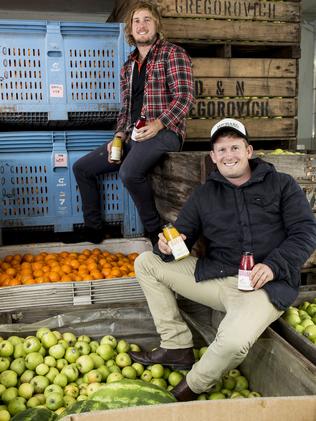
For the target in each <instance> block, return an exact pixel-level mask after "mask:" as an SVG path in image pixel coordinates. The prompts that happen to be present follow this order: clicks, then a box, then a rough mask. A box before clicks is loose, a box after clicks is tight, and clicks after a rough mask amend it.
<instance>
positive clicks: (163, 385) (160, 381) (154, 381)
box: [150, 377, 168, 389]
mask: <svg viewBox="0 0 316 421" xmlns="http://www.w3.org/2000/svg"><path fill="white" fill-rule="evenodd" d="M150 383H152V384H155V385H156V386H159V387H161V388H162V389H167V387H168V384H167V382H166V380H165V379H162V378H161V377H160V378H156V379H151V381H150Z"/></svg>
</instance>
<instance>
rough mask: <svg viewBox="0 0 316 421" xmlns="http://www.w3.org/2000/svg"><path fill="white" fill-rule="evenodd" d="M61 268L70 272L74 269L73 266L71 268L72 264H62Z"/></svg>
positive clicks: (65, 271)
mask: <svg viewBox="0 0 316 421" xmlns="http://www.w3.org/2000/svg"><path fill="white" fill-rule="evenodd" d="M61 270H62V271H63V272H64V273H70V272H71V271H72V268H71V266H69V265H62V266H61Z"/></svg>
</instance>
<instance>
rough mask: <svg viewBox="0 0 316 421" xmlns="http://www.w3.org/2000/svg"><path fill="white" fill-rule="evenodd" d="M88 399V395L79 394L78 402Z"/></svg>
mask: <svg viewBox="0 0 316 421" xmlns="http://www.w3.org/2000/svg"><path fill="white" fill-rule="evenodd" d="M86 400H88V395H79V396H78V397H77V402H80V401H86Z"/></svg>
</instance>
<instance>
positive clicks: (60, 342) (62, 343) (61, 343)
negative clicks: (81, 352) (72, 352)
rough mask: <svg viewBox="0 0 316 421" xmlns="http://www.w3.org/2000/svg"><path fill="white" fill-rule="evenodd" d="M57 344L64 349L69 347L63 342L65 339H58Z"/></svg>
mask: <svg viewBox="0 0 316 421" xmlns="http://www.w3.org/2000/svg"><path fill="white" fill-rule="evenodd" d="M57 343H58V344H60V345H62V346H63V347H64V348H65V349H67V348H68V346H69V345H68V343H67V342H66V341H65V339H59V341H58V342H57Z"/></svg>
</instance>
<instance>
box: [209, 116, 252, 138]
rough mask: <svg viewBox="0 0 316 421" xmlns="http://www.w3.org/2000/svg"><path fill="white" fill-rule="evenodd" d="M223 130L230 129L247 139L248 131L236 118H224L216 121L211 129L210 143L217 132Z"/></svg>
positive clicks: (216, 135)
mask: <svg viewBox="0 0 316 421" xmlns="http://www.w3.org/2000/svg"><path fill="white" fill-rule="evenodd" d="M224 130H232V131H234V132H236V133H237V134H238V135H239V136H241V137H243V138H244V139H246V140H248V133H247V130H246V127H245V126H244V125H243V124H242V123H241V122H240V121H238V120H235V119H234V118H224V119H223V120H220V121H219V122H218V123H216V124H215V125H214V126H213V127H212V130H211V143H214V141H215V140H216V138H217V137H218V135H219V133H221V132H222V131H224Z"/></svg>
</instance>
